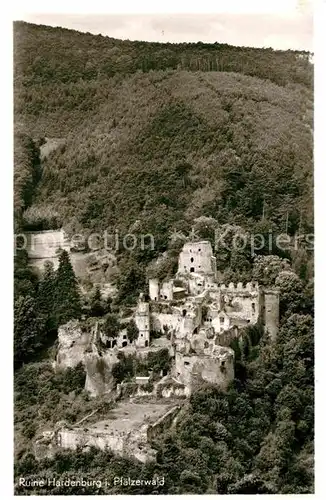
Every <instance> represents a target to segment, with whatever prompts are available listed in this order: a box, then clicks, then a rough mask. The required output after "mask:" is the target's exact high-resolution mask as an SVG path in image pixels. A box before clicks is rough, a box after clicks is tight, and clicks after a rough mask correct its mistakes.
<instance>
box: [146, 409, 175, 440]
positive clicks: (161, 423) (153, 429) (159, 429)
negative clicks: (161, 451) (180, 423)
mask: <svg viewBox="0 0 326 500" xmlns="http://www.w3.org/2000/svg"><path fill="white" fill-rule="evenodd" d="M180 408H181V407H180V406H175V407H174V408H171V410H169V411H168V412H167V413H166V414H165V415H163V416H162V417H161V418H159V419H158V420H157V422H155V423H154V424H150V425H149V426H148V429H147V438H148V441H149V442H151V441H153V440H155V439H156V438H157V437H158V436H159V435H160V434H164V432H166V431H167V430H168V429H170V427H171V425H172V424H173V421H174V420H175V418H176V416H177V415H178V413H179V411H180Z"/></svg>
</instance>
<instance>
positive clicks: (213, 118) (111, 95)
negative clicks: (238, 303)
mask: <svg viewBox="0 0 326 500" xmlns="http://www.w3.org/2000/svg"><path fill="white" fill-rule="evenodd" d="M15 30H16V36H15V40H16V49H15V50H16V79H15V89H16V95H17V98H16V109H15V112H16V128H17V130H23V131H24V132H25V133H27V134H28V135H30V136H31V137H32V138H33V139H34V140H36V139H39V137H44V136H46V137H50V138H51V137H59V138H64V139H65V140H66V145H65V146H64V145H61V147H59V148H58V149H57V150H56V151H53V152H52V153H51V154H50V155H49V156H48V157H47V158H46V159H45V160H44V161H43V168H42V178H41V180H40V182H39V183H38V189H37V192H36V193H35V195H34V198H33V199H34V202H33V203H34V207H33V209H32V210H29V211H28V212H27V214H26V220H25V222H27V224H29V225H31V226H32V227H35V224H36V226H37V225H39V227H40V228H41V227H44V228H46V227H49V226H51V227H53V221H54V220H56V224H57V225H58V226H60V225H61V224H63V225H64V226H67V227H68V229H69V230H70V231H73V230H76V229H77V228H80V227H83V228H88V229H92V230H101V229H105V228H108V227H118V228H119V230H121V231H127V230H128V229H129V228H130V227H132V226H133V224H134V223H135V221H138V220H140V221H141V226H142V230H143V231H146V232H148V231H152V232H154V233H160V234H161V233H167V231H168V230H169V229H171V228H172V227H173V226H180V225H185V226H187V227H188V226H189V225H191V223H192V220H193V218H194V217H198V216H200V215H209V216H213V217H215V218H217V220H218V221H219V222H221V223H225V222H232V221H237V222H238V223H240V224H244V225H247V226H248V223H249V225H250V224H251V223H250V221H251V220H252V221H255V220H260V218H261V217H262V214H263V211H264V216H265V217H267V218H268V219H270V221H271V222H272V223H276V224H277V226H278V227H279V228H282V227H283V226H284V224H285V219H287V220H288V227H289V231H290V233H292V234H294V233H295V232H296V231H297V230H298V227H299V225H300V228H301V230H302V229H303V228H310V227H311V224H312V205H311V192H312V175H311V171H312V134H311V130H312V91H311V89H310V86H309V78H308V79H307V78H306V77H308V75H309V72H311V67H310V65H309V63H307V61H306V59H305V56H303V57H301V58H299V57H298V55H297V54H296V57H295V59H293V57H294V53H292V52H289V53H282V52H273V51H271V50H267V51H265V50H262V49H261V50H259V49H243V48H234V47H228V46H227V47H225V46H220V45H217V47H218V48H215V47H214V45H212V46H210V45H207V46H206V45H204V44H201V45H200V46H199V47H198V44H187V45H186V46H185V44H181V45H182V46H180V45H176V46H173V45H171V44H169V45H168V48H169V50H171V51H172V52H173V53H174V54H175V57H176V58H177V59H178V58H179V59H180V58H181V59H182V57H183V58H184V57H185V56H186V55H187V57H188V56H189V58H190V59H191V57H197V56H198V53H199V52H200V53H202V52H203V51H204V53H205V54H206V52H207V53H209V54H211V55H212V54H215V56H216V57H217V55H218V54H220V53H221V52H222V53H223V54H224V53H225V51H226V54H228V58H227V60H228V61H229V64H231V63H232V64H231V65H233V66H234V67H235V68H236V69H238V70H239V72H238V73H234V72H225V71H206V72H204V71H185V70H183V69H180V64H179V65H178V64H177V66H178V67H179V69H164V70H157V71H149V72H143V71H141V70H138V71H136V72H135V68H134V67H133V71H131V70H130V71H129V70H127V69H126V68H124V69H121V68H120V71H117V70H115V74H114V75H113V76H111V77H109V74H108V72H106V71H104V70H103V72H102V68H104V67H105V65H104V63H103V57H104V55H103V48H104V47H105V48H106V49H107V50H108V51H109V52H108V53H109V54H111V52H112V51H113V52H114V53H115V54H117V51H119V53H122V54H125V53H130V54H133V61H134V62H135V64H136V63H137V64H138V62H137V61H138V59H137V57H138V56H139V58H141V57H143V55H144V54H145V53H146V54H147V53H150V54H156V56H155V57H157V58H159V60H161V61H163V60H164V59H162V57H163V56H162V51H163V50H164V46H162V45H161V44H146V43H140V42H122V41H117V40H113V39H110V38H104V37H101V36H95V35H89V34H80V33H77V32H72V31H69V30H62V29H59V28H57V29H54V28H49V27H35V26H33V25H27V24H25V23H18V24H17V25H16V26H15ZM72 42H74V43H75V45H71V43H72ZM68 43H70V45H69V47H70V49H69V50H68V49H67V44H68ZM110 47H111V48H110ZM165 48H166V50H167V47H165ZM181 49H183V50H181ZM110 51H111V52H110ZM130 51H131V52H130ZM250 54H252V55H251V58H250V57H249V55H250ZM90 55H92V61H93V64H94V65H95V66H96V67H97V68H98V69H97V73H96V75H95V74H93V73H92V74H90V73H89V72H88V69H87V68H88V62H89V59H88V58H89V57H90ZM137 55H138V56H137ZM244 55H246V57H248V66H244V67H243V65H242V66H241V61H242V59H243V57H244ZM267 55H268V57H269V58H270V59H271V61H272V63H273V64H269V65H268V68H269V76H270V80H268V79H265V78H263V75H261V68H262V67H267V66H266V57H267ZM108 57H109V56H108ZM110 57H111V59H112V58H113V56H112V54H111V56H110ZM115 57H116V56H115ZM121 57H122V56H121ZM123 57H127V56H123ZM153 57H154V56H153ZM202 57H204V56H202ZM219 57H220V56H219ZM223 57H227V56H223ZM280 57H282V61H283V63H286V64H285V65H284V64H283V65H282V64H279V63H278V61H279V60H280V59H279V58H280ZM68 58H69V67H68V66H65V71H64V70H63V65H64V61H66V62H67V61H68ZM111 59H110V61H111V62H112V61H113V59H112V60H111ZM181 59H180V60H181ZM87 61H88V62H87ZM59 63H60V66H58V64H59ZM254 63H255V64H254ZM289 63H291V64H292V66H290V64H289ZM112 64H113V63H112ZM137 64H136V66H137ZM162 64H163V63H162ZM307 64H308V67H307V72H306V73H304V72H303V65H307ZM75 65H79V66H78V68H79V70H78V71H79V73H78V77H77V76H76V73H75V70H74V68H75ZM166 66H167V68H168V67H169V64H168V63H166ZM199 66H200V65H199ZM237 66H238V67H237ZM49 67H50V68H51V71H50V69H49V73H48V76H47V77H46V76H45V68H49ZM112 67H114V68H115V66H114V65H113V66H112ZM247 67H250V68H251V69H250V71H249V70H247ZM285 67H286V68H288V69H289V68H290V67H291V72H287V73H286V74H287V81H286V82H283V83H284V84H283V85H278V84H277V83H275V81H278V80H279V77H278V71H281V70H282V71H283V70H284V68H285ZM275 68H276V69H275ZM200 69H201V68H200ZM223 69H224V68H223ZM100 70H101V71H100ZM246 72H247V73H248V72H249V73H253V74H256V76H246V75H244V74H242V73H246ZM300 72H301V73H302V74H303V75H305V77H304V78H301V79H300V78H299V77H298V75H299V74H301V73H300ZM258 76H260V77H261V78H259V77H258ZM271 80H272V81H271ZM273 80H274V81H273ZM135 186H137V189H135ZM37 207H39V210H38V209H37ZM42 212H43V213H45V212H47V213H48V214H49V213H50V214H51V215H50V216H49V219H50V222H49V220H42V221H41V222H40V213H42ZM37 214H38V215H37ZM41 219H42V217H41ZM158 219H159V220H158ZM248 221H249V222H248ZM158 225H159V226H160V227H159V228H157V227H158ZM155 228H156V229H155ZM157 236H158V239H160V235H157ZM165 244H166V238H163V241H162V245H161V246H162V248H163V247H164V245H165Z"/></svg>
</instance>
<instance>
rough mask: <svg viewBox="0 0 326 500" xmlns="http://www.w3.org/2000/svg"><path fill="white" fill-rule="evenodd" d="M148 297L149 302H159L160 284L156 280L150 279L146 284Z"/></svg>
mask: <svg viewBox="0 0 326 500" xmlns="http://www.w3.org/2000/svg"><path fill="white" fill-rule="evenodd" d="M148 288H149V297H150V299H151V300H159V296H160V284H159V280H158V279H157V278H151V279H150V280H149V282H148Z"/></svg>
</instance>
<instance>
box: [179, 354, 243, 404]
mask: <svg viewBox="0 0 326 500" xmlns="http://www.w3.org/2000/svg"><path fill="white" fill-rule="evenodd" d="M175 377H176V379H177V380H178V381H179V382H181V383H182V384H184V385H185V386H186V387H187V391H188V392H189V394H191V393H192V392H193V391H194V390H195V389H196V388H198V387H200V386H201V385H202V384H203V382H208V383H211V384H215V385H217V386H218V387H220V388H221V389H222V390H225V389H226V388H227V387H228V385H229V383H230V382H231V381H232V380H233V378H234V352H233V350H232V349H230V348H227V347H221V346H215V352H214V351H213V352H212V353H211V354H202V355H199V354H191V355H188V356H185V355H183V354H181V353H178V352H177V353H176V356H175Z"/></svg>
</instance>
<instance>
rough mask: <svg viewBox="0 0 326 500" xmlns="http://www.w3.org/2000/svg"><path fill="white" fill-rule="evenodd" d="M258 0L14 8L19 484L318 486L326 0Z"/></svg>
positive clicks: (126, 488) (112, 489) (196, 488)
mask: <svg viewBox="0 0 326 500" xmlns="http://www.w3.org/2000/svg"><path fill="white" fill-rule="evenodd" d="M245 3H246V4H248V6H249V7H250V5H251V3H252V4H255V5H257V2H250V1H248V2H232V1H231V0H230V1H229V2H226V1H223V2H222V1H216V2H215V3H214V5H212V9H211V11H210V12H209V11H205V12H192V11H191V7H190V4H189V11H185V12H181V11H179V12H178V11H175V12H172V11H171V12H169V11H168V9H167V11H166V12H157V13H155V12H154V9H153V10H152V9H151V8H150V7H148V12H144V13H137V12H135V10H136V9H134V10H133V8H132V7H130V11H128V12H126V11H123V12H119V10H114V11H113V12H111V13H110V12H108V10H109V6H108V9H107V10H106V11H105V12H104V11H103V12H99V11H96V12H95V11H94V12H92V4H90V5H89V6H88V8H89V12H88V13H86V11H85V12H78V11H77V9H76V11H74V10H73V9H72V10H71V11H67V12H59V11H55V9H53V12H52V13H51V11H50V10H48V9H47V10H45V9H44V12H43V11H38V12H36V11H35V12H32V11H30V12H28V11H27V9H26V12H25V13H24V11H22V12H21V14H19V15H18V14H17V17H15V19H14V20H13V22H12V36H13V63H12V65H13V122H14V124H13V207H12V220H13V228H14V229H13V233H14V248H13V250H12V253H13V261H14V264H13V277H12V278H11V279H12V281H13V307H12V309H13V344H12V347H13V352H12V366H13V369H12V370H13V424H12V426H13V429H14V430H13V439H14V445H13V461H14V463H13V468H14V472H13V478H12V479H11V481H12V490H13V492H14V493H13V494H14V495H15V496H44V495H54V496H55V495H65V496H75V495H76V496H78V495H95V496H96V495H102V496H103V495H187V494H188V495H205V494H210V495H238V494H246V495H256V494H257V495H259V494H261V495H263V494H282V495H283V494H313V493H314V492H315V439H314V427H315V425H314V424H315V373H314V370H315V356H314V352H315V348H314V268H315V266H314V255H315V251H314V241H315V238H314V184H315V183H314V65H315V55H314V45H313V6H312V3H313V2H308V1H306V2H305V1H299V0H298V1H297V2H286V1H284V2H283V4H282V3H281V2H269V1H268V2H261V4H264V5H261V9H260V10H259V8H257V9H256V10H255V9H254V8H252V9H250V8H249V9H247V10H246V9H244V8H243V7H244V4H245ZM109 4H110V2H109ZM26 7H27V5H26ZM115 7H116V9H117V8H118V6H115ZM3 265H5V264H4V263H3ZM321 333H322V332H321ZM6 334H7V335H8V332H7V333H6ZM7 357H8V359H9V358H10V355H8V356H7ZM3 382H5V381H3ZM8 383H9V382H8Z"/></svg>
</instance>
